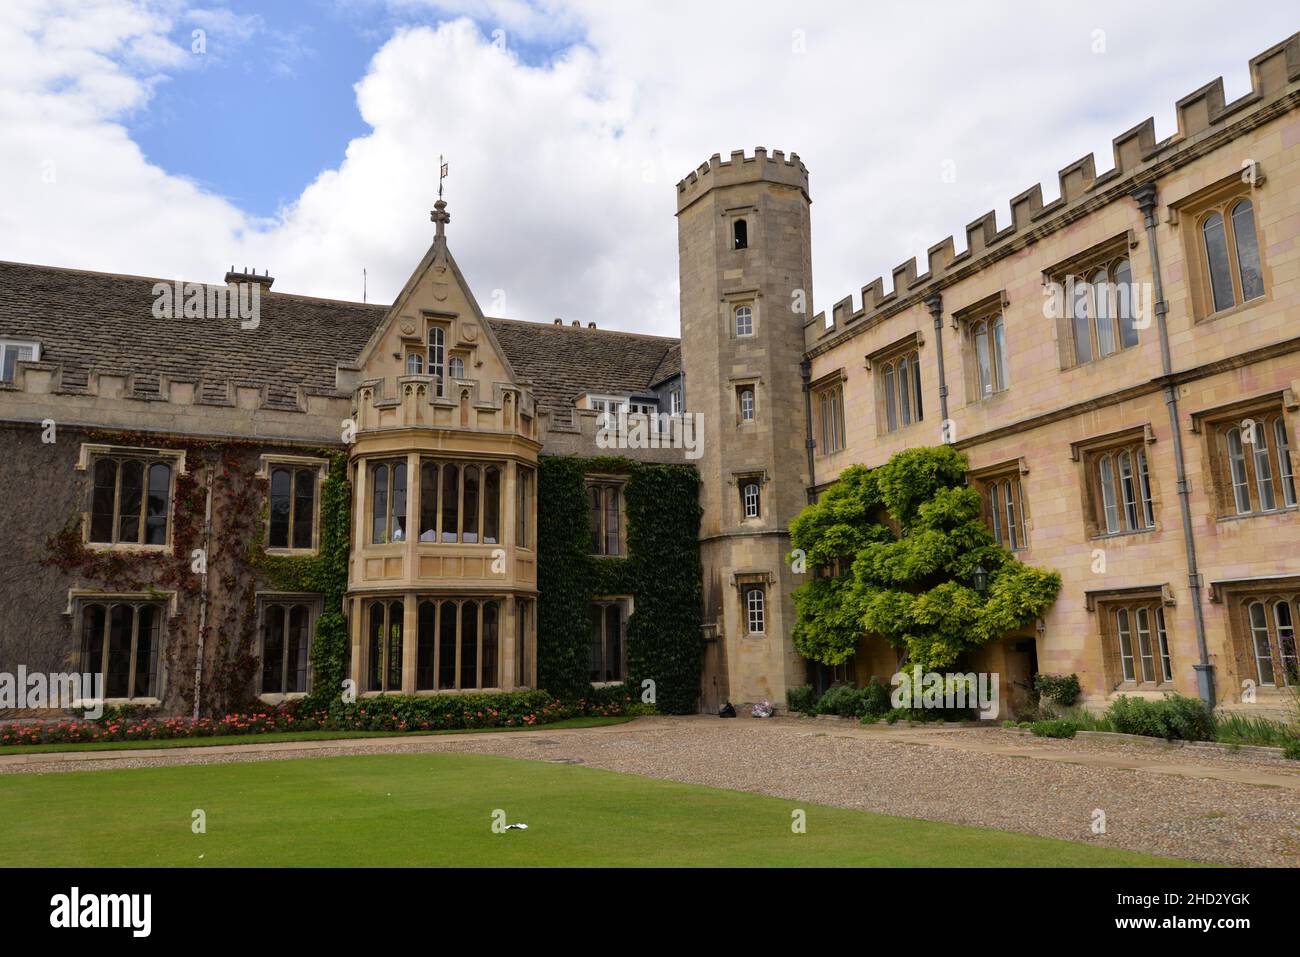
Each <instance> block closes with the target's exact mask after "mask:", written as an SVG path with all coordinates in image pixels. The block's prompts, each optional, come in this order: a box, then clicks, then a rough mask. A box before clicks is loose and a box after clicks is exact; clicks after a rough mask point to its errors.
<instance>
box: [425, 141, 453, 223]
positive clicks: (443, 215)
mask: <svg viewBox="0 0 1300 957" xmlns="http://www.w3.org/2000/svg"><path fill="white" fill-rule="evenodd" d="M446 178H447V162H446V160H444V159H443V158H442V154H441V153H439V154H438V201H437V202H436V203H434V204H433V211H432V212H431V213H429V218H430V219H431V220H433V222H434V223H435V224H436V225H437V231H436V233H435V234H434V238H435V239H442V240H445V239H446V238H447V237H446V233H445V232H444V228H445V227H446V225H447V224H448V223H449V222H451V214H450V213H448V212H447V202H446V200H444V199H443V198H442V181H443V180H444V179H446Z"/></svg>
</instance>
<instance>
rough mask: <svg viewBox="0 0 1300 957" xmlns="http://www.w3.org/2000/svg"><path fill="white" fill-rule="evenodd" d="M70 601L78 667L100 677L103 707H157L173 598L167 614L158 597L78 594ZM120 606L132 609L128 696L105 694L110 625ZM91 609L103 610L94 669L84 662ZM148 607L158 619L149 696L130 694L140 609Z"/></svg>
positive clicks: (163, 598)
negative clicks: (98, 648)
mask: <svg viewBox="0 0 1300 957" xmlns="http://www.w3.org/2000/svg"><path fill="white" fill-rule="evenodd" d="M69 602H70V605H71V611H72V615H73V634H74V635H76V636H77V639H76V640H77V664H78V666H79V668H80V670H81V671H82V672H84V673H90V674H98V675H102V676H103V678H102V679H101V680H102V682H103V684H102V685H101V687H100V688H99V692H100V697H101V698H102V699H103V703H104V704H108V705H118V704H132V705H143V706H146V707H156V706H157V705H160V704H161V703H162V698H163V693H164V688H165V686H166V656H165V655H164V654H163V648H164V647H165V646H166V645H167V632H166V620H167V619H168V618H170V617H174V615H175V607H174V604H175V595H174V594H172V596H171V603H172V608H171V610H170V612H169V611H168V600H167V597H166V596H165V595H164V596H159V595H150V594H144V593H136V592H121V593H119V592H112V593H110V592H102V593H100V592H90V591H84V592H77V593H75V594H70V596H69ZM119 605H124V606H127V607H129V608H131V609H132V613H131V652H130V659H129V662H128V665H127V694H126V696H122V695H113V696H109V694H108V672H107V663H108V660H109V647H108V643H109V633H110V630H111V626H112V613H113V609H114V608H115V607H117V606H119ZM92 606H100V607H102V608H103V611H104V621H103V624H102V626H101V627H102V629H103V632H102V637H101V638H100V642H101V644H100V657H99V662H98V665H97V666H93V667H92V666H91V663H90V662H89V661H87V660H86V654H87V649H86V638H87V636H86V628H87V626H88V619H87V617H86V615H87V611H88V609H90V608H91V607H92ZM145 606H148V607H150V608H152V609H154V610H155V612H156V614H157V617H156V619H155V621H156V625H157V639H158V640H157V643H156V647H154V648H152V649H151V650H150V657H151V658H152V659H153V664H152V669H151V671H150V675H151V679H150V683H151V687H150V689H149V691H150V692H152V693H150V694H144V695H139V694H135V695H133V694H131V692H132V691H134V690H136V689H135V687H134V685H135V682H136V680H137V678H138V674H137V663H138V659H137V654H138V651H139V639H140V635H139V630H140V615H139V609H140V608H142V607H145Z"/></svg>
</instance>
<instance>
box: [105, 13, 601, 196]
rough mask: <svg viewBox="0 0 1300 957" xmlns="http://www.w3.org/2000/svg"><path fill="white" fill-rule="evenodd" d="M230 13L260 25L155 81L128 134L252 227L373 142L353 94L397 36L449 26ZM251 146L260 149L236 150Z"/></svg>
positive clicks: (185, 40) (432, 20) (539, 59)
mask: <svg viewBox="0 0 1300 957" xmlns="http://www.w3.org/2000/svg"><path fill="white" fill-rule="evenodd" d="M223 6H224V8H225V9H226V10H229V11H230V12H231V13H232V14H234V15H235V16H237V17H242V18H254V19H256V21H257V24H256V26H255V27H254V28H253V29H254V32H253V33H252V34H251V36H250V37H231V36H229V35H227V34H226V33H224V32H223V31H222V30H220V29H215V30H214V29H208V30H206V31H205V40H206V45H207V53H208V56H207V57H206V58H205V59H204V60H202V61H201V62H202V63H203V67H202V68H201V69H197V70H190V71H185V72H177V73H175V74H173V75H171V76H168V77H167V78H166V79H165V80H163V81H162V82H160V83H159V84H158V85H157V87H156V88H155V90H154V95H153V98H152V99H151V101H150V103H149V106H148V109H147V110H142V111H139V112H136V113H134V114H132V115H131V116H129V117H128V118H127V120H126V123H125V126H126V128H127V130H128V131H129V132H130V134H131V137H132V139H134V140H135V142H136V143H138V144H139V146H140V148H141V149H142V150H143V151H144V154H145V156H146V158H147V159H148V160H149V161H150V162H152V163H156V164H158V165H159V166H161V167H163V168H164V169H166V170H167V171H169V172H171V173H174V174H176V175H178V176H184V177H188V178H190V179H193V180H194V181H196V182H197V183H199V184H201V185H202V186H203V187H204V188H205V189H208V190H211V191H212V192H215V193H217V194H220V195H222V196H224V197H226V198H227V199H229V200H231V201H232V202H233V203H235V204H237V205H238V206H239V207H240V208H241V209H243V210H245V211H246V212H248V213H251V214H253V215H254V216H272V215H274V214H275V213H276V211H277V210H278V209H279V208H280V207H281V206H283V205H285V204H288V203H291V202H293V201H294V200H295V199H297V197H298V195H299V193H301V192H302V190H303V188H304V187H305V186H306V185H307V184H308V183H310V182H311V181H312V180H313V179H315V178H316V176H317V175H318V174H319V173H320V172H321V171H322V170H325V169H328V168H330V167H333V166H337V165H338V164H339V163H340V162H341V161H342V159H343V151H344V149H345V148H346V146H347V144H348V142H349V141H350V140H352V139H353V138H355V137H358V136H362V135H364V134H365V133H366V132H367V129H368V128H367V126H366V124H365V123H364V122H363V121H362V119H361V117H360V115H359V114H358V113H357V108H356V101H355V96H354V94H353V86H354V84H355V83H356V82H357V80H359V79H360V78H361V77H362V76H364V75H365V73H366V67H367V64H368V63H369V62H370V58H371V57H372V56H374V54H375V52H376V51H377V50H378V49H379V48H380V47H381V46H382V45H383V44H384V42H386V41H387V40H388V39H389V38H390V37H391V36H392V35H393V33H395V32H396V31H397V30H400V29H404V28H409V27H412V26H419V25H432V26H437V24H438V23H440V22H443V21H445V20H448V19H452V17H451V16H450V15H448V14H441V13H439V12H438V11H437V10H433V9H424V10H421V9H403V10H401V11H396V12H395V11H389V10H386V9H384V8H383V7H382V6H380V5H378V4H373V5H363V6H360V7H349V6H345V5H342V4H338V3H335V2H333V0H288V2H286V0H275V2H250V0H236V2H228V3H225V4H223ZM479 27H480V29H481V30H482V32H483V34H484V36H485V39H486V40H490V39H491V32H492V30H493V29H497V27H496V25H495V24H494V23H492V22H491V21H488V22H485V23H484V22H480V23H479ZM194 29H196V28H195V27H194V26H192V24H191V23H187V22H186V21H185V20H184V18H181V19H180V20H178V22H177V24H176V28H175V30H174V31H173V32H172V37H173V39H174V40H175V42H176V43H177V44H179V45H181V46H193V40H194V38H193V35H192V31H193V30H194ZM249 39H252V40H255V41H256V42H247V41H248V40H249ZM570 39H571V40H576V39H579V38H577V37H570V38H565V39H554V38H547V39H546V40H539V41H533V40H531V39H529V38H521V39H519V40H517V41H516V43H515V47H514V49H515V50H516V52H517V53H518V55H519V57H520V59H521V60H522V61H523V62H525V63H532V64H537V63H544V62H546V61H547V60H548V59H549V58H550V57H552V56H554V55H555V54H556V53H558V52H560V51H562V50H563V49H564V48H565V47H567V46H568V42H567V40H570ZM245 139H248V140H251V142H252V143H253V144H255V145H254V146H252V147H251V148H245V147H242V146H241V147H239V148H232V146H231V144H234V143H239V142H241V141H243V140H245Z"/></svg>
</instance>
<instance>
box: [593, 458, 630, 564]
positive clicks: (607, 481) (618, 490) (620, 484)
mask: <svg viewBox="0 0 1300 957" xmlns="http://www.w3.org/2000/svg"><path fill="white" fill-rule="evenodd" d="M627 480H628V477H627V476H626V475H613V474H604V473H591V474H589V475H587V476H585V479H584V481H585V488H586V496H587V523H588V529H587V531H588V533H589V535H591V536H592V539H591V540H590V541H589V542H588V545H589V546H591V548H592V550H591V551H589V552H588V554H589V555H591V556H592V557H593V558H626V557H627ZM596 489H599V490H600V496H601V510H600V524H599V528H596V527H593V525H592V521H593V518H594V515H593V509H592V498H591V495H592V491H593V490H596ZM611 494H612V495H614V496H615V505H616V509H617V512H616V514H617V517H618V530H617V532H616V535H617V543H616V547H617V551H613V552H611V551H610V550H609V527H608V525H609V516H610V508H609V506H610V502H609V498H610V495H611ZM597 535H599V544H597V542H596V538H595V536H597Z"/></svg>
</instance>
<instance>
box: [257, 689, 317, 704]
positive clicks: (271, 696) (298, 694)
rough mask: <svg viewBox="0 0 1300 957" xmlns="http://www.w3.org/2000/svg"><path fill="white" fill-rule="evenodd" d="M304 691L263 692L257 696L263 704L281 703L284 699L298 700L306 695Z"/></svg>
mask: <svg viewBox="0 0 1300 957" xmlns="http://www.w3.org/2000/svg"><path fill="white" fill-rule="evenodd" d="M307 694H308V693H307V692H306V691H284V692H265V693H263V694H259V695H258V696H257V700H258V701H261V702H262V703H263V704H283V703H284V702H286V701H298V700H300V699H302V698H305V697H307Z"/></svg>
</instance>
